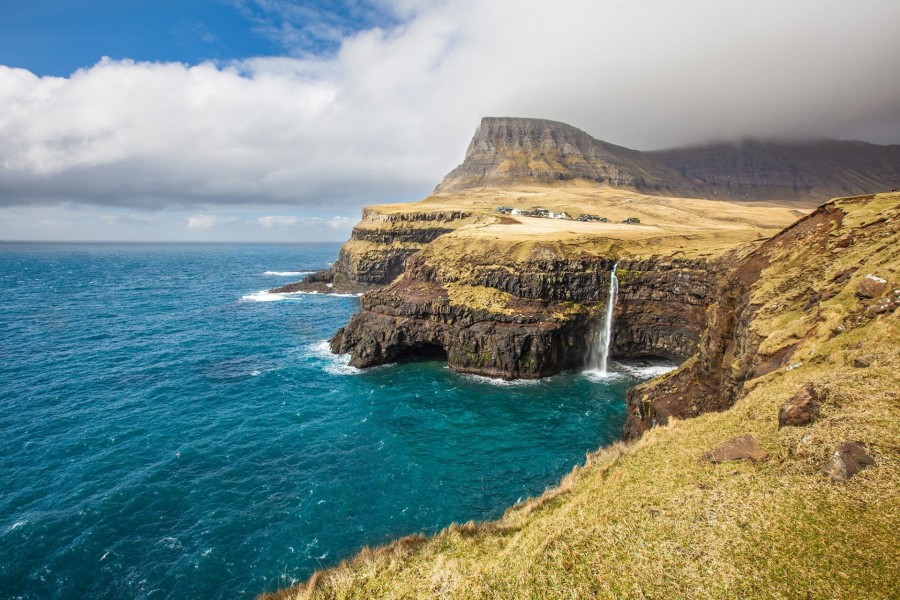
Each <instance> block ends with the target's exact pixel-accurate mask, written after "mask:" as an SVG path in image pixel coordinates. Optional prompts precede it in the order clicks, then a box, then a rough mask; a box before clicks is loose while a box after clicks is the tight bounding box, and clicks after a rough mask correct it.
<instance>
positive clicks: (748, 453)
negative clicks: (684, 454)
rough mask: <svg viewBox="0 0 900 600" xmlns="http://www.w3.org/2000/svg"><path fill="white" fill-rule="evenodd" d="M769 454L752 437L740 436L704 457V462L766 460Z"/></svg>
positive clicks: (723, 443)
mask: <svg viewBox="0 0 900 600" xmlns="http://www.w3.org/2000/svg"><path fill="white" fill-rule="evenodd" d="M768 457H769V454H768V453H767V452H766V451H765V450H764V449H763V447H762V446H760V445H759V442H757V441H756V438H754V437H753V436H752V435H749V434H747V435H739V436H738V437H736V438H732V439H730V440H728V441H727V442H722V443H721V444H719V445H718V446H716V447H715V448H713V449H712V450H710V451H709V452H706V453H705V454H704V455H703V457H702V458H703V460H705V461H709V462H714V463H722V462H734V461H737V460H765V459H766V458H768Z"/></svg>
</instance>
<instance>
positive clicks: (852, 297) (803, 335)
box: [624, 194, 900, 439]
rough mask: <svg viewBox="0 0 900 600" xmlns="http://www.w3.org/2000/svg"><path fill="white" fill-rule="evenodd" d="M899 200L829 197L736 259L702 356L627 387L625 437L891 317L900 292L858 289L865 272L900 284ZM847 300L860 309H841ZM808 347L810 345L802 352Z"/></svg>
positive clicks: (722, 404)
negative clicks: (899, 271)
mask: <svg viewBox="0 0 900 600" xmlns="http://www.w3.org/2000/svg"><path fill="white" fill-rule="evenodd" d="M898 197H900V196H898V195H897V194H888V195H880V196H862V197H856V198H850V199H839V200H835V201H832V202H829V203H826V204H824V205H822V206H821V207H819V208H818V209H816V210H815V211H814V212H813V213H812V214H810V215H808V216H807V217H804V218H803V219H800V220H799V221H798V222H797V223H795V224H794V225H792V226H790V227H788V228H787V229H785V230H784V231H783V232H781V233H780V234H778V235H777V236H775V237H773V238H771V239H770V240H768V241H766V242H765V243H763V244H762V245H761V246H760V247H759V248H757V249H756V250H754V251H753V252H751V253H750V254H749V255H748V256H747V257H746V258H744V259H743V260H741V261H740V262H738V263H737V264H736V265H735V266H734V267H733V268H732V269H731V270H730V271H729V272H728V274H727V276H726V277H724V278H722V279H721V281H722V282H724V283H723V284H722V285H720V288H719V289H718V290H716V291H715V293H714V295H715V297H716V302H715V303H713V304H711V305H710V309H709V311H708V313H707V316H706V319H707V324H706V327H705V333H704V334H703V338H702V340H701V343H700V344H699V346H698V353H697V355H696V358H695V360H693V361H692V362H691V363H690V364H689V365H687V366H686V367H685V368H683V369H681V370H680V371H679V372H677V373H676V374H674V375H672V376H671V377H668V378H666V379H664V380H662V381H652V382H649V383H647V384H644V385H642V386H638V387H636V388H633V389H631V390H629V393H628V406H629V414H628V421H627V422H626V424H625V428H624V438H625V439H634V438H638V437H640V436H641V435H642V434H643V433H644V432H645V431H646V430H647V429H648V428H649V427H652V426H655V425H661V424H665V423H667V422H668V421H669V419H670V418H672V417H675V418H687V417H694V416H697V415H698V414H701V413H704V412H708V411H712V410H722V409H724V408H727V407H729V406H731V405H732V404H734V402H735V400H736V399H737V398H738V397H739V396H740V395H741V393H742V392H743V390H744V388H745V386H747V385H752V382H753V381H754V380H756V379H758V378H759V377H760V376H762V375H765V374H767V373H769V372H772V371H775V370H778V369H781V368H783V367H785V366H787V365H791V364H801V365H802V364H803V362H804V361H809V360H822V359H823V357H822V356H821V353H822V352H825V353H826V354H827V353H828V352H829V350H828V347H829V346H830V345H831V340H832V339H833V338H835V337H836V336H839V335H842V334H845V333H847V332H848V331H851V330H854V329H859V328H860V327H862V326H864V325H866V324H867V323H868V322H869V321H870V320H871V319H873V318H875V317H877V316H878V315H882V314H890V313H892V312H893V310H894V309H895V308H896V306H898V305H900V297H898V295H900V291H898V292H897V294H895V295H894V296H890V295H887V296H885V295H884V294H875V295H874V296H873V297H867V296H868V295H870V294H867V293H865V292H863V293H861V292H860V291H859V286H860V285H864V284H866V283H867V280H866V279H865V277H864V276H865V274H867V273H868V274H869V275H872V276H873V277H875V278H876V279H884V278H885V277H887V279H886V280H885V283H884V286H883V287H884V290H882V291H883V292H885V293H887V288H891V289H895V288H897V287H898V285H897V282H896V279H895V278H896V262H897V248H900V235H898V234H900V219H898V217H900V209H898V206H897V199H898ZM869 285H871V283H869ZM882 296H884V297H883V298H882ZM875 298H880V299H879V300H878V301H877V302H876V301H875ZM838 305H840V306H838ZM848 306H853V309H851V310H850V311H849V312H845V310H840V311H838V308H841V309H846V308H847V307H848ZM817 345H822V346H823V347H814V346H817ZM864 345H865V344H861V345H860V347H863V346H864ZM804 346H813V347H812V348H811V349H810V351H809V352H803V351H802V350H801V348H802V347H804Z"/></svg>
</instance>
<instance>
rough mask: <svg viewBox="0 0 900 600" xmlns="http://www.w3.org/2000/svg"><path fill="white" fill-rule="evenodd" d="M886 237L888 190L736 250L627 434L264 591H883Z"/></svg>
mask: <svg viewBox="0 0 900 600" xmlns="http://www.w3.org/2000/svg"><path fill="white" fill-rule="evenodd" d="M461 233H462V231H458V232H456V233H454V234H451V235H453V236H455V235H460V234H461ZM441 239H444V238H443V237H442V238H439V240H441ZM898 247H900V194H880V195H875V196H863V197H856V198H844V199H838V200H835V201H833V202H829V203H827V204H825V205H823V206H822V207H820V208H819V209H817V210H816V211H815V212H813V213H812V214H810V215H809V216H807V217H805V218H803V219H801V220H800V221H798V222H796V223H795V224H794V225H792V226H790V227H788V228H787V229H785V230H784V231H783V232H781V233H779V234H778V235H776V236H774V237H772V238H771V239H769V240H768V241H766V242H764V243H757V244H755V245H754V246H753V247H752V248H748V249H747V251H746V252H745V253H743V254H733V255H732V256H731V259H730V264H729V265H728V267H727V271H726V272H725V273H724V274H723V276H722V277H719V278H717V283H716V284H715V285H716V286H717V289H716V290H715V291H713V292H708V293H707V298H708V299H709V298H710V297H711V298H712V300H713V301H712V302H711V303H710V304H709V306H708V308H707V310H706V312H705V318H704V331H703V333H702V336H701V338H700V341H699V343H698V345H697V352H696V353H695V355H694V356H693V357H692V358H691V359H690V360H689V361H687V362H686V363H685V364H684V365H683V366H682V368H681V369H680V370H679V371H677V372H674V373H672V374H669V375H667V376H663V377H662V378H660V379H657V380H655V381H652V382H649V383H648V384H646V385H644V386H641V387H640V388H639V389H638V390H637V391H636V392H635V393H634V394H632V395H630V396H629V411H630V416H629V425H628V426H627V427H626V437H628V438H630V441H628V442H627V443H619V444H614V445H613V446H612V447H609V448H605V449H602V450H599V451H597V452H595V453H590V454H588V456H587V458H586V463H585V465H584V466H583V467H576V468H575V469H574V470H573V471H572V473H571V474H570V475H568V476H567V477H566V478H564V479H563V481H562V482H561V484H560V485H559V486H558V487H556V488H553V489H550V490H547V491H546V492H545V493H544V494H543V495H542V496H540V497H539V498H534V499H530V500H527V501H525V502H522V503H519V504H517V505H516V506H514V507H511V508H510V509H509V510H507V512H506V514H505V515H504V516H503V518H502V519H500V520H499V521H496V522H490V523H479V524H475V523H468V524H465V525H454V526H451V527H449V528H447V529H445V530H444V531H442V532H441V533H440V534H438V535H435V536H432V537H428V538H426V537H424V536H410V537H407V538H403V539H401V540H397V541H396V542H394V543H392V544H390V545H388V546H385V547H382V548H378V549H368V548H366V549H364V550H363V551H362V552H361V553H360V554H359V555H358V556H356V557H355V558H353V559H352V560H348V561H345V562H343V563H341V564H340V565H339V566H337V567H335V568H332V569H329V570H326V571H322V572H318V573H316V574H315V575H314V576H313V577H312V578H311V579H310V580H309V581H308V582H307V583H306V584H303V585H300V586H298V587H296V588H293V589H289V590H283V591H282V592H280V593H279V594H277V597H279V598H352V597H366V598H379V597H385V598H387V597H390V598H399V597H404V598H419V597H441V598H522V597H535V598H537V597H540V598H572V597H584V598H595V597H604V598H606V597H609V598H618V597H666V598H735V597H743V598H758V597H786V598H848V599H849V598H894V597H898V596H900V579H898V577H897V575H896V574H897V572H898V570H900V554H898V552H897V547H896V534H895V532H896V531H897V528H898V527H900V494H898V493H897V491H898V489H900V468H898V467H900V430H898V428H897V426H896V424H897V422H898V419H900V403H898V393H900V392H898V383H900V379H898V376H897V373H898V372H900V347H898V345H897V340H898V339H900V312H898V309H900V255H898V253H897V250H896V249H897V248H898ZM720 256H723V255H720ZM416 260H417V261H418V260H421V261H422V262H421V263H418V266H417V268H418V269H424V268H425V267H426V266H427V265H428V264H429V263H428V261H427V260H426V259H425V257H422V258H417V259H416ZM659 264H661V263H658V264H657V263H654V265H653V266H654V267H657V266H659ZM600 266H601V267H603V268H601V269H600V271H601V272H605V267H606V266H608V265H607V264H602V265H600ZM642 266H643V267H644V269H643V270H642V272H644V273H646V272H661V273H671V272H673V271H674V270H673V269H669V270H666V269H659V268H653V269H650V268H647V267H648V266H650V263H643V264H642ZM430 272H431V273H432V274H431V275H429V277H430V278H431V280H432V283H430V284H429V285H434V281H435V280H441V279H442V278H446V277H450V276H452V275H453V269H448V270H446V272H444V274H443V275H441V273H442V271H440V270H436V271H435V270H432V271H430ZM572 272H573V273H577V272H578V270H577V269H573V270H572ZM566 276H567V277H572V276H574V275H566ZM419 277H422V276H421V275H419ZM626 277H627V275H626ZM667 277H671V275H667ZM508 282H509V284H510V285H514V286H519V287H516V288H515V289H521V290H533V289H538V288H539V287H540V285H539V284H531V283H526V281H525V279H523V278H515V277H511V278H509V279H508ZM601 283H602V281H601ZM692 284H693V282H692ZM535 286H536V287H535ZM576 287H577V286H576ZM664 287H665V288H671V287H673V286H672V285H671V282H668V283H667V284H666V285H665V286H664ZM691 287H693V285H691ZM389 289H390V288H389ZM586 289H587V288H585V292H586ZM521 293H523V295H524V294H526V292H525V291H522V292H521ZM648 296H649V298H650V299H652V297H653V293H652V292H651V293H649V294H648ZM485 306H492V304H491V303H490V302H487V303H485ZM684 417H694V418H690V419H686V420H685V419H684ZM641 434H643V435H641ZM638 436H640V437H638Z"/></svg>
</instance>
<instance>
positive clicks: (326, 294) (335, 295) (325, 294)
mask: <svg viewBox="0 0 900 600" xmlns="http://www.w3.org/2000/svg"><path fill="white" fill-rule="evenodd" d="M291 293H292V294H296V295H298V296H323V297H325V298H359V297H360V296H362V292H359V293H358V294H338V293H335V292H317V291H315V290H313V291H311V292H306V291H303V292H291Z"/></svg>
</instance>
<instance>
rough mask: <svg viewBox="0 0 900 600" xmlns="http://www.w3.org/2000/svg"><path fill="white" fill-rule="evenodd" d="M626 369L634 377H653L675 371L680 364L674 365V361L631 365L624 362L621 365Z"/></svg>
mask: <svg viewBox="0 0 900 600" xmlns="http://www.w3.org/2000/svg"><path fill="white" fill-rule="evenodd" d="M620 366H621V367H622V368H623V369H625V371H627V372H628V374H629V375H631V376H633V377H637V378H638V379H653V378H654V377H659V376H660V375H665V374H666V373H669V372H670V371H674V370H675V369H677V368H678V365H673V364H672V363H663V364H653V365H629V364H623V365H620Z"/></svg>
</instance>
